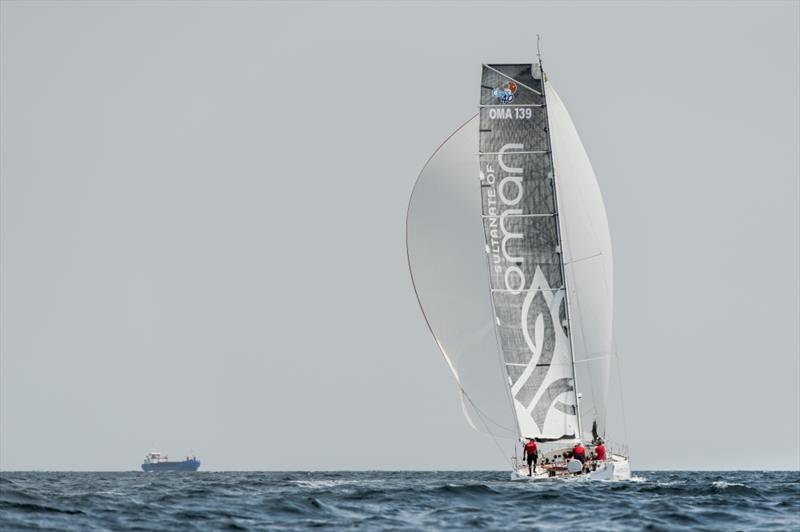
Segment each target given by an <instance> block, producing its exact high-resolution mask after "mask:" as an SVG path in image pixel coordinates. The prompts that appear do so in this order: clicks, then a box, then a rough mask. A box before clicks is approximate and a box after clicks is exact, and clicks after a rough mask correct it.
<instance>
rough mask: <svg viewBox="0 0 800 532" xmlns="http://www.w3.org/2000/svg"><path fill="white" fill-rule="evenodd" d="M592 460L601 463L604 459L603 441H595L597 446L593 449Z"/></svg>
mask: <svg viewBox="0 0 800 532" xmlns="http://www.w3.org/2000/svg"><path fill="white" fill-rule="evenodd" d="M594 459H595V460H597V461H598V462H602V461H603V460H605V459H606V446H605V445H603V440H601V439H598V440H597V446H596V447H595V448H594Z"/></svg>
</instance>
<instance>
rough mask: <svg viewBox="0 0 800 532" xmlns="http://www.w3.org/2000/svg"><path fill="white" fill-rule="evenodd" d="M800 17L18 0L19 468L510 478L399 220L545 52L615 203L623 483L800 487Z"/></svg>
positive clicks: (13, 129)
mask: <svg viewBox="0 0 800 532" xmlns="http://www.w3.org/2000/svg"><path fill="white" fill-rule="evenodd" d="M798 5H799V4H798V3H797V2H774V3H768V2H760V3H757V4H756V3H752V4H751V3H747V2H731V3H724V2H711V3H692V4H690V3H673V4H663V3H639V4H633V3H629V2H620V3H599V2H597V3H585V4H580V3H570V4H568V5H558V4H550V3H530V4H524V3H509V4H500V3H491V4H482V3H469V4H460V3H458V4H457V3H451V4H437V5H432V4H422V3H410V4H388V5H386V4H381V5H378V4H367V3H351V4H336V5H331V4H315V3H298V4H281V3H237V4H217V3H212V2H207V3H178V2H171V3H166V2H165V3H146V2H141V3H139V2H137V3H134V2H125V3H122V2H120V3H100V2H87V3H77V2H55V3H48V2H29V3H22V2H7V1H4V2H3V3H2V13H1V14H2V37H1V38H2V82H1V85H0V87H1V88H2V118H1V119H0V120H1V121H2V124H1V125H2V130H1V131H0V134H1V135H2V153H1V154H0V155H1V156H2V163H1V164H2V166H0V169H1V170H2V191H1V192H2V286H1V288H2V331H1V332H2V344H0V345H1V347H2V351H1V355H2V356H1V357H0V385H1V387H0V431H1V432H0V468H2V469H4V470H11V469H76V470H83V469H90V470H94V469H97V470H104V469H112V470H120V469H133V468H137V467H138V464H139V462H140V461H141V458H142V456H143V455H144V453H145V452H147V451H148V450H150V449H151V448H158V449H160V450H163V451H167V452H170V453H172V454H174V455H179V454H181V453H185V452H187V451H188V450H190V449H194V450H196V451H197V453H198V455H199V456H200V458H201V459H202V460H203V461H204V464H205V466H206V468H207V469H398V468H402V469H453V468H456V469H460V468H465V469H478V468H495V469H503V468H505V467H506V464H505V462H504V461H503V458H502V456H500V455H499V453H498V452H497V450H496V449H495V447H494V446H493V444H492V442H491V440H490V439H489V438H488V437H487V436H484V435H482V434H478V433H475V432H473V431H472V430H471V429H470V428H469V427H468V425H467V423H466V421H465V420H464V419H463V417H462V416H461V411H460V406H459V404H458V397H457V394H456V388H455V386H454V385H453V383H452V379H451V376H450V373H449V370H448V368H447V366H446V364H445V362H444V360H443V358H442V357H441V355H439V354H438V352H437V350H436V346H435V344H434V342H433V340H432V338H431V336H430V333H429V332H428V330H427V328H426V326H425V323H424V321H423V318H422V315H421V314H420V312H419V309H418V306H417V302H416V299H415V297H414V292H413V289H412V286H411V282H410V280H409V275H408V271H407V265H406V257H405V243H404V217H405V208H406V202H407V201H408V197H409V193H410V191H411V188H412V186H413V184H414V180H415V178H416V176H417V174H418V173H419V171H420V170H421V168H422V166H423V164H424V163H425V161H426V160H427V158H428V157H429V156H430V154H431V153H432V151H433V150H434V149H435V148H436V147H437V146H438V145H439V144H440V142H441V141H442V140H443V139H444V138H445V137H446V136H447V135H448V134H449V133H450V132H451V131H452V130H453V129H454V128H455V127H457V126H458V125H460V124H461V123H462V122H463V121H464V120H466V119H467V118H468V117H469V116H471V115H472V114H474V113H475V112H476V108H477V105H478V94H479V90H478V89H479V87H478V84H479V79H480V77H479V76H480V64H481V62H497V63H501V62H517V61H519V62H522V61H531V60H533V59H534V58H535V42H536V38H535V35H536V33H537V32H538V33H541V34H542V37H543V53H544V59H545V67H546V69H547V70H548V72H549V76H550V79H551V80H552V81H553V84H554V85H555V86H556V87H557V89H558V91H559V94H560V95H561V97H562V99H563V100H564V102H565V104H566V105H567V106H568V108H569V110H570V113H571V114H572V118H573V120H574V121H575V124H576V126H577V127H578V130H579V132H580V133H581V136H582V138H583V141H584V144H585V146H586V149H587V151H588V153H589V156H590V158H591V159H592V162H593V165H594V168H595V171H596V173H597V175H598V179H599V181H600V186H601V189H602V192H603V196H604V198H605V202H606V207H607V210H608V214H609V219H610V226H611V234H612V240H613V245H614V252H615V274H616V285H615V287H616V316H615V319H616V337H617V344H618V347H619V350H620V353H621V357H622V373H623V376H624V385H625V388H624V397H625V410H626V417H627V429H628V431H627V432H628V441H629V443H630V446H631V453H632V462H633V466H634V468H636V469H648V468H678V469H680V468H686V469H736V468H757V469H761V468H798V467H800V451H798V438H800V426H799V424H800V421H798V420H800V406H799V405H800V395H799V393H800V392H798V389H800V386H799V385H800V382H799V381H800V337H799V336H798V335H799V334H800V333H798V323H799V322H800V308H799V307H800V303H799V302H800V286H798V270H800V265H799V257H798V256H799V250H798V246H799V244H798V242H799V241H800V220H799V219H798V210H799V209H798V204H799V203H800V201H799V199H798V198H799V196H800V191H799V190H798V180H799V178H798V175H799V174H800V160H799V156H798V145H800V110H799V109H798V101H799V100H800V70H799V68H800V67H798V65H800V42H799V38H798V35H799V34H800V29H799V28H798V25H799V24H800V23H799V22H798V20H800V8H799V7H798ZM612 430H613V429H612ZM616 436H617V437H618V438H620V434H616ZM321 440H324V441H321Z"/></svg>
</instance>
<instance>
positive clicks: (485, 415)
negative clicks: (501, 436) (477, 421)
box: [458, 384, 516, 434]
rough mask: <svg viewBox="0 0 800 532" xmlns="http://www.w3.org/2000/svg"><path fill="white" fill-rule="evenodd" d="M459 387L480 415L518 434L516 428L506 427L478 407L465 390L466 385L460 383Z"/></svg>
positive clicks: (497, 425)
mask: <svg viewBox="0 0 800 532" xmlns="http://www.w3.org/2000/svg"><path fill="white" fill-rule="evenodd" d="M458 388H459V390H461V393H463V394H464V397H466V398H467V400H468V401H469V403H470V404H471V405H472V407H473V408H474V409H475V411H476V412H477V413H478V415H480V416H483V417H484V418H485V419H486V420H488V421H489V423H491V424H492V425H494V426H495V427H497V428H499V429H502V430H505V431H506V432H510V433H512V434H516V431H515V430H514V429H510V428H508V427H506V426H503V425H501V424H500V423H498V422H497V421H495V420H493V419H492V418H491V417H489V415H488V414H486V413H485V412H484V411H483V410H481V409H480V408H478V405H477V404H476V403H475V401H473V400H472V398H471V397H470V396H469V394H468V393H467V392H466V390H464V387H463V386H461V385H460V384H459V385H458Z"/></svg>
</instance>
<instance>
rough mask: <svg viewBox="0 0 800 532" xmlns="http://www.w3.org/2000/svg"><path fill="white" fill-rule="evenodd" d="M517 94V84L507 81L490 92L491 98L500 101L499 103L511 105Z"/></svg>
mask: <svg viewBox="0 0 800 532" xmlns="http://www.w3.org/2000/svg"><path fill="white" fill-rule="evenodd" d="M516 93H517V84H516V83H514V82H513V81H507V82H506V83H505V84H504V85H503V86H502V87H497V88H495V89H494V90H493V91H492V96H494V97H495V98H497V99H498V100H500V102H501V103H511V102H513V101H514V95H515V94H516Z"/></svg>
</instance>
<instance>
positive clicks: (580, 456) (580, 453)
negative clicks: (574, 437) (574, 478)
mask: <svg viewBox="0 0 800 532" xmlns="http://www.w3.org/2000/svg"><path fill="white" fill-rule="evenodd" d="M572 457H573V458H575V459H576V460H580V461H581V463H584V462H586V448H585V447H584V446H583V445H581V442H578V443H576V444H575V447H573V448H572Z"/></svg>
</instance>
